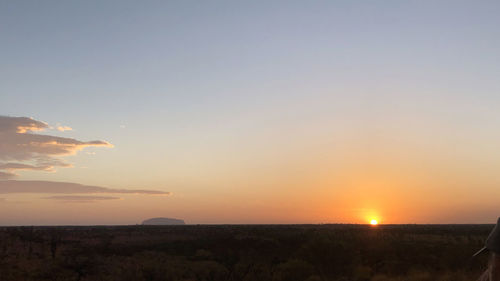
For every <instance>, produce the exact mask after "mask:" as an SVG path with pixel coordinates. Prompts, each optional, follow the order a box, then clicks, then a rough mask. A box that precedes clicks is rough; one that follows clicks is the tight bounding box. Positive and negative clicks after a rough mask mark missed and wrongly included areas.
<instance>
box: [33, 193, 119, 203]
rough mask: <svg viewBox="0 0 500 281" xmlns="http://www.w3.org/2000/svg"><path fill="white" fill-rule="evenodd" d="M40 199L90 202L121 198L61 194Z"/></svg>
mask: <svg viewBox="0 0 500 281" xmlns="http://www.w3.org/2000/svg"><path fill="white" fill-rule="evenodd" d="M42 199H49V200H56V201H63V202H77V203H92V202H98V201H106V200H120V199H121V198H120V197H114V196H92V195H86V196H82V195H62V196H49V197H43V198H42Z"/></svg>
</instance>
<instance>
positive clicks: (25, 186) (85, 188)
mask: <svg viewBox="0 0 500 281" xmlns="http://www.w3.org/2000/svg"><path fill="white" fill-rule="evenodd" d="M11 193H12V194H14V193H45V194H105V193H106V194H144V195H170V192H166V191H159V190H145V189H115V188H107V187H101V186H93V185H83V184H78V183H71V182H53V181H18V180H4V181H0V194H11Z"/></svg>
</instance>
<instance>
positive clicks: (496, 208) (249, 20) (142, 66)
mask: <svg viewBox="0 0 500 281" xmlns="http://www.w3.org/2000/svg"><path fill="white" fill-rule="evenodd" d="M499 14H500V3H499V2H498V1H441V0H437V1H435V0H433V1H400V0H398V1H396V0H394V1H391V0H388V1H371V0H370V1H347V0H345V1H319V0H318V1H293V0H292V1H260V0H258V1H141V2H140V3H139V2H137V1H126V0H125V1H117V0H116V1H112V0H109V1H92V0H91V1H50V0H49V1H0V225H59V224H71V225H85V224H137V223H140V222H141V221H142V220H144V219H148V218H151V217H174V218H179V219H184V220H185V221H186V222H187V223H193V224H206V223H214V224H225V223H243V224H245V223H252V224H253V223H368V222H369V221H370V220H371V219H377V220H379V221H380V222H381V223H494V222H495V220H496V218H497V217H498V216H499V215H500V177H499V176H498V175H499V170H500V131H499V130H498V128H499V127H500V110H499V108H500V83H499V79H498V77H500V52H498V50H500V29H499V28H498V27H499V26H500V17H498V15H499Z"/></svg>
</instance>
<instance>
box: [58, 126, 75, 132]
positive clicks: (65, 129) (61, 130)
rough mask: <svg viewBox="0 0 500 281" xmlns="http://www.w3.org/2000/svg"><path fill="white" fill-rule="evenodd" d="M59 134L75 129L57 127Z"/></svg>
mask: <svg viewBox="0 0 500 281" xmlns="http://www.w3.org/2000/svg"><path fill="white" fill-rule="evenodd" d="M56 129H57V130H58V131H59V132H64V131H73V128H71V127H68V126H57V128H56Z"/></svg>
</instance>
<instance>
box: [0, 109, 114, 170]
mask: <svg viewBox="0 0 500 281" xmlns="http://www.w3.org/2000/svg"><path fill="white" fill-rule="evenodd" d="M47 128H49V125H48V124H47V123H45V122H42V121H38V120H35V119H32V118H28V117H10V116H0V179H9V178H12V177H14V176H15V175H16V171H17V170H36V171H47V172H53V171H55V167H71V165H70V164H69V163H66V162H64V161H63V160H62V159H60V157H63V156H67V155H74V154H76V153H77V152H78V151H80V150H82V149H84V148H86V147H91V146H98V147H113V145H112V144H110V143H108V142H106V141H102V140H94V141H80V140H76V139H73V138H63V137H57V136H51V135H42V134H37V132H40V131H44V130H46V129H47ZM57 129H58V130H59V131H66V130H71V128H70V127H68V126H59V127H57Z"/></svg>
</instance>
